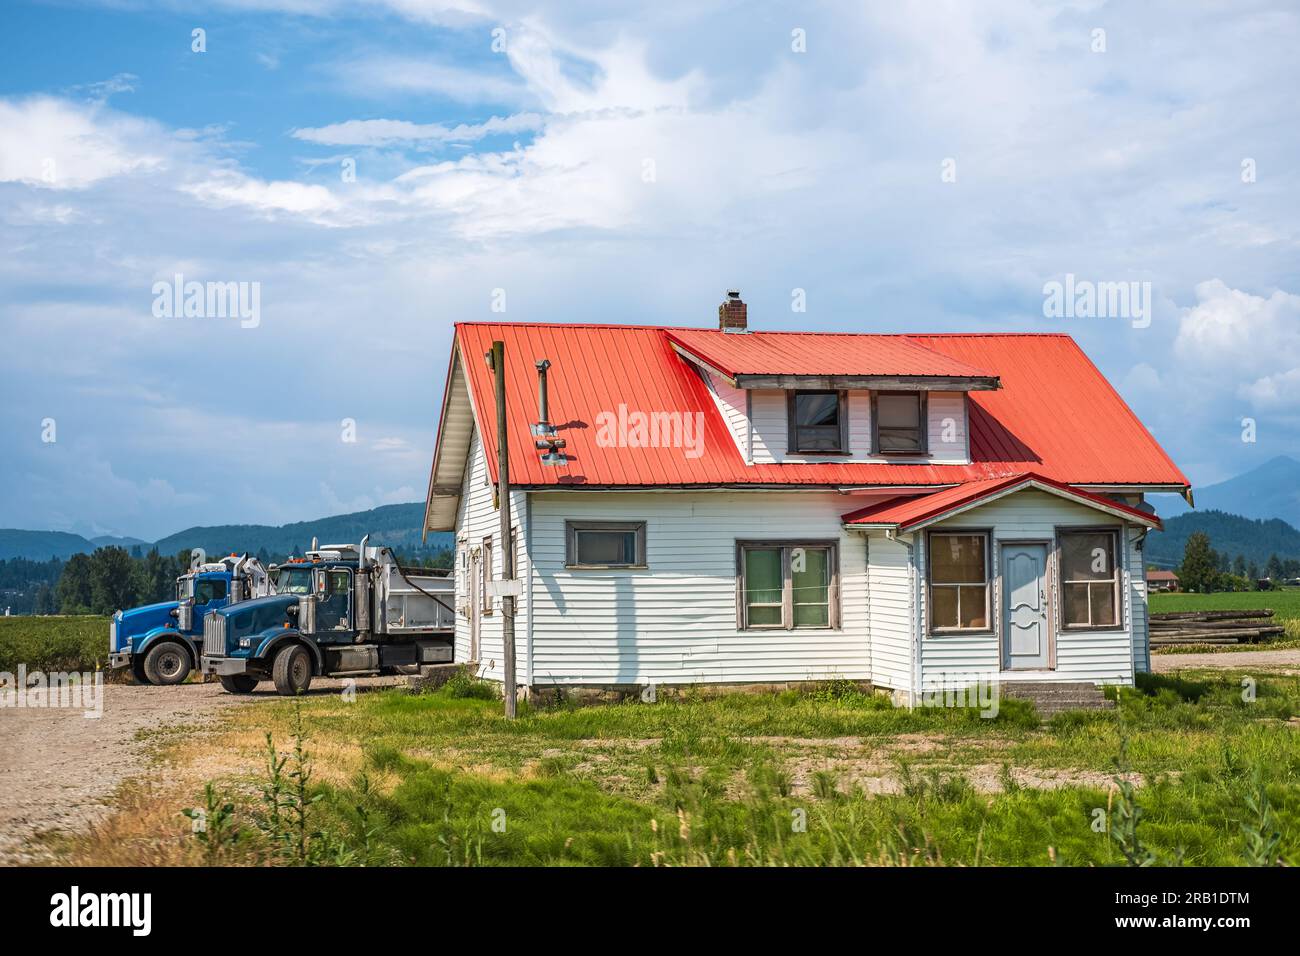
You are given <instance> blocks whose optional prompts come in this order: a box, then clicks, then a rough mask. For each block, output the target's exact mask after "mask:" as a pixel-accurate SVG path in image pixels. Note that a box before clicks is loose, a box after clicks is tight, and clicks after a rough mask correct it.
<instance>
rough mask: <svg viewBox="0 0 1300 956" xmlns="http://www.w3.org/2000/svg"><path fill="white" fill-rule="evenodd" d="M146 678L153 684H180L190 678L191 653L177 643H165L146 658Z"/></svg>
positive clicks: (159, 645)
mask: <svg viewBox="0 0 1300 956" xmlns="http://www.w3.org/2000/svg"><path fill="white" fill-rule="evenodd" d="M144 676H145V677H147V678H149V683H151V684H163V685H168V684H179V683H180V682H181V681H183V680H185V678H187V677H189V676H190V652H189V651H187V650H186V649H185V648H184V647H182V646H181V645H179V644H177V643H176V642H175V641H163V642H162V643H160V644H155V645H154V646H153V647H151V648H149V653H148V654H146V655H145V656H144Z"/></svg>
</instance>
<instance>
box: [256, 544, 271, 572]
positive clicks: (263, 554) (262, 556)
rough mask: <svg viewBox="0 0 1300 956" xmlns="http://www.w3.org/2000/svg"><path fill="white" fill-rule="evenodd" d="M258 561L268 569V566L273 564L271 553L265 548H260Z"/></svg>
mask: <svg viewBox="0 0 1300 956" xmlns="http://www.w3.org/2000/svg"><path fill="white" fill-rule="evenodd" d="M257 560H258V562H259V563H260V564H261V565H262V566H263V567H266V565H268V564H270V563H271V555H270V552H268V551H267V550H266V548H265V547H261V548H258V549H257Z"/></svg>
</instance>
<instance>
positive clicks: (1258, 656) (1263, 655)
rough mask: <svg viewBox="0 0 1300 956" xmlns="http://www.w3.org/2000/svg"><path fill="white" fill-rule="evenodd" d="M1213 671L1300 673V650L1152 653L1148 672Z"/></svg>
mask: <svg viewBox="0 0 1300 956" xmlns="http://www.w3.org/2000/svg"><path fill="white" fill-rule="evenodd" d="M1201 668H1214V669H1222V670H1234V671H1245V670H1251V669H1252V668H1253V669H1258V670H1268V671H1274V672H1279V673H1283V674H1291V673H1300V647H1291V648H1287V649H1286V650H1281V651H1222V652H1220V653H1217V654H1216V653H1213V652H1211V653H1208V654H1152V655H1151V669H1152V670H1153V671H1155V672H1156V673H1157V674H1171V673H1173V672H1174V671H1186V670H1198V669H1201Z"/></svg>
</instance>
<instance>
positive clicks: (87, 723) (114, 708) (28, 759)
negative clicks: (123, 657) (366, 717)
mask: <svg viewBox="0 0 1300 956" xmlns="http://www.w3.org/2000/svg"><path fill="white" fill-rule="evenodd" d="M403 680H404V678H395V677H365V678H360V679H358V680H357V683H356V686H357V689H358V690H365V689H369V688H375V687H384V686H392V685H394V684H397V683H401V682H402V681H403ZM342 686H343V685H342V683H341V682H339V681H334V680H323V679H317V680H315V681H313V682H312V687H311V694H312V695H315V694H337V693H339V691H340V689H341V688H342ZM103 691H104V698H103V714H102V715H101V716H100V717H98V718H88V717H86V716H85V712H84V711H83V710H81V709H71V708H49V707H27V708H8V707H7V708H4V709H2V710H0V864H5V863H14V862H22V861H23V860H30V859H31V858H32V857H31V854H30V853H29V852H28V851H27V850H25V849H24V845H25V844H26V843H27V841H28V840H30V839H31V838H32V837H34V836H36V835H37V834H39V833H44V832H47V831H51V830H80V829H83V828H84V827H86V826H87V825H88V824H90V823H92V822H94V821H95V820H97V819H99V818H100V817H101V816H103V815H104V814H105V813H107V810H108V808H107V806H106V805H105V800H106V798H107V797H108V796H109V795H110V794H112V792H113V790H114V788H116V787H117V785H118V784H120V783H121V782H122V781H123V780H125V779H127V778H129V777H133V776H137V775H140V774H143V773H145V772H146V771H147V770H148V769H149V765H150V753H151V748H152V746H153V743H152V739H151V738H153V737H154V736H155V735H159V734H163V733H165V732H166V731H168V730H174V729H176V728H180V727H184V728H187V729H188V728H201V727H202V726H204V725H205V724H210V723H212V722H213V721H214V720H215V719H216V718H217V716H218V715H219V714H220V712H221V711H222V710H223V709H225V708H228V707H238V706H248V705H250V704H252V705H254V706H256V705H257V704H258V703H261V702H266V701H272V700H279V699H280V698H278V697H277V696H276V694H275V691H274V688H272V686H271V685H270V684H269V683H263V684H261V685H259V687H258V689H257V691H256V692H255V693H253V694H249V695H240V696H236V695H234V694H227V693H225V692H224V691H223V690H222V689H221V685H220V684H182V685H180V686H178V687H142V686H137V685H134V684H109V685H106V686H105V687H104V688H103Z"/></svg>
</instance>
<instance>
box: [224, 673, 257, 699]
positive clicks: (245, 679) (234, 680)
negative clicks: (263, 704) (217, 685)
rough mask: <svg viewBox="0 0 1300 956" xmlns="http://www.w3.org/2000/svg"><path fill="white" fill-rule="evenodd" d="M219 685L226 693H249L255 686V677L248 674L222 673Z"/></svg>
mask: <svg viewBox="0 0 1300 956" xmlns="http://www.w3.org/2000/svg"><path fill="white" fill-rule="evenodd" d="M221 686H222V687H224V688H225V689H226V693H227V694H251V693H252V692H253V688H254V687H256V686H257V678H256V677H253V676H252V675H250V674H223V675H221Z"/></svg>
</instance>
